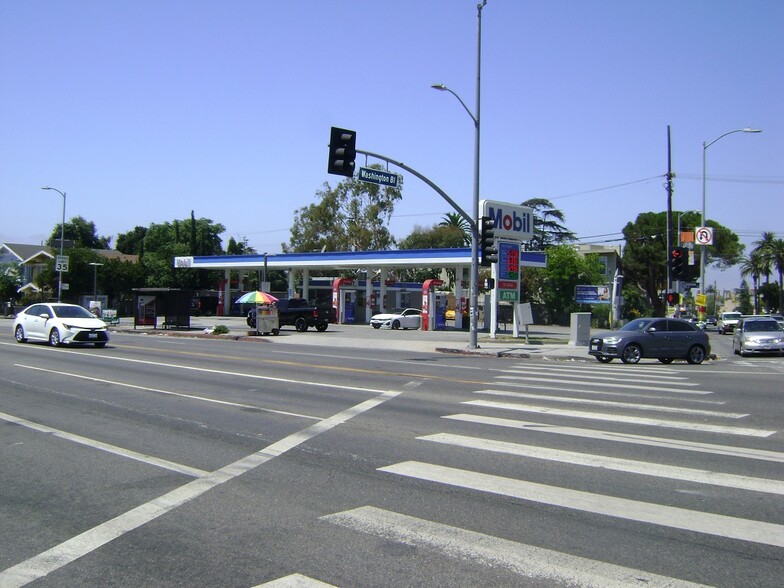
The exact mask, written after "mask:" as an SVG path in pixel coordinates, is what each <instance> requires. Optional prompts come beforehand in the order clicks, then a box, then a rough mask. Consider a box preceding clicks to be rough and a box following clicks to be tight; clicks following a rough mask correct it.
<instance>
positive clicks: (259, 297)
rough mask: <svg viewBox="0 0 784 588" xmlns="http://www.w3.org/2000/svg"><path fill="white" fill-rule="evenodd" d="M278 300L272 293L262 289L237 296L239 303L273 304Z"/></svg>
mask: <svg viewBox="0 0 784 588" xmlns="http://www.w3.org/2000/svg"><path fill="white" fill-rule="evenodd" d="M277 301H278V299H277V298H275V297H274V296H273V295H272V294H267V293H266V292H262V291H261V290H256V291H255V292H248V293H247V294H243V295H242V296H240V297H239V298H237V303H238V304H272V303H273V302H277Z"/></svg>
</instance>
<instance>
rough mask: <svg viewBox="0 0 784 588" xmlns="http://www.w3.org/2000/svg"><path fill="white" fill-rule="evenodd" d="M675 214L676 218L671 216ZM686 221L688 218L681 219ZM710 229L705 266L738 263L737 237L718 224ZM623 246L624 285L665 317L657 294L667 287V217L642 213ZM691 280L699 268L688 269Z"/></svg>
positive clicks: (626, 229)
mask: <svg viewBox="0 0 784 588" xmlns="http://www.w3.org/2000/svg"><path fill="white" fill-rule="evenodd" d="M674 214H677V212H676V213H674ZM683 216H684V217H687V214H684V215H683ZM706 224H707V225H708V226H710V227H713V243H714V244H713V245H712V246H710V247H708V248H707V251H706V254H707V255H706V265H711V264H713V265H716V266H718V267H720V268H725V269H726V268H728V267H730V266H733V265H735V264H736V263H738V261H739V260H740V256H741V254H742V253H743V245H742V244H741V243H740V241H739V240H738V236H737V235H736V234H735V233H733V232H732V231H731V230H729V229H727V228H726V227H724V226H722V225H720V224H719V223H717V222H714V221H711V220H708V221H706ZM623 236H624V238H625V240H626V245H625V246H624V250H623V261H622V263H623V274H624V277H625V283H626V284H627V285H636V286H638V287H639V288H641V289H642V291H643V292H645V295H646V296H647V305H648V306H649V307H650V308H651V309H652V312H653V314H654V315H655V316H663V315H664V310H665V306H664V302H663V301H662V299H661V297H660V296H659V292H661V291H663V290H665V289H666V286H667V257H668V254H667V253H668V252H667V213H666V212H643V213H641V214H639V215H638V216H637V218H636V219H635V221H634V222H630V223H627V225H626V226H625V227H624V229H623ZM691 274H692V275H693V276H695V275H697V274H699V266H698V265H695V266H693V267H692V268H691Z"/></svg>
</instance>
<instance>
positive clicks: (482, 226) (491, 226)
mask: <svg viewBox="0 0 784 588" xmlns="http://www.w3.org/2000/svg"><path fill="white" fill-rule="evenodd" d="M479 249H480V257H479V265H481V266H484V267H489V266H491V265H493V264H494V263H497V262H498V247H497V246H496V244H495V221H494V220H493V219H492V217H489V216H483V217H482V218H481V219H479Z"/></svg>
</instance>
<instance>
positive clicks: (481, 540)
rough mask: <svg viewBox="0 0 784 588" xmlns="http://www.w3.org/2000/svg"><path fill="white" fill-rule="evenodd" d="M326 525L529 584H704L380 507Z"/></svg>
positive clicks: (650, 587)
mask: <svg viewBox="0 0 784 588" xmlns="http://www.w3.org/2000/svg"><path fill="white" fill-rule="evenodd" d="M321 519H322V520H324V521H327V522H329V523H332V524H335V525H339V526H341V527H344V528H347V529H351V530H354V531H357V532H360V533H365V534H367V535H373V536H376V537H380V538H382V539H385V540H387V541H398V542H400V543H403V544H405V545H411V546H415V547H424V548H430V549H436V550H439V551H440V552H442V553H443V554H444V555H446V556H448V557H451V558H453V559H458V560H460V561H468V562H471V563H480V564H482V565H484V566H486V567H488V568H498V567H501V568H504V569H507V570H509V571H510V572H512V573H514V574H517V575H519V576H523V577H525V578H528V579H536V580H540V581H545V582H547V583H548V584H549V583H559V584H564V585H566V584H568V585H569V586H583V587H585V588H628V587H629V586H645V587H646V588H698V587H700V586H703V585H702V584H694V583H692V582H687V581H682V580H678V579H676V578H668V577H666V576H659V575H657V574H652V573H649V572H646V571H643V570H635V569H633V568H625V567H622V566H618V565H614V564H610V563H604V562H601V561H597V560H593V559H589V558H586V557H580V556H577V555H569V554H567V553H560V552H558V551H553V550H550V549H545V548H542V547H535V546H533V545H527V544H525V543H518V542H516V541H510V540H509V539H501V538H499V537H493V536H492V535H486V534H484V533H478V532H476V531H469V530H466V529H461V528H459V527H453V526H450V525H444V524H442V523H436V522H433V521H428V520H425V519H420V518H416V517H412V516H408V515H404V514H399V513H396V512H392V511H389V510H383V509H380V508H376V507H374V506H362V507H359V508H355V509H352V510H347V511H343V512H339V513H335V514H331V515H326V516H323V517H321Z"/></svg>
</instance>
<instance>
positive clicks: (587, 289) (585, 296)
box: [574, 286, 611, 304]
mask: <svg viewBox="0 0 784 588" xmlns="http://www.w3.org/2000/svg"><path fill="white" fill-rule="evenodd" d="M610 296H611V294H610V287H609V286H575V288H574V301H575V302H576V303H577V304H610Z"/></svg>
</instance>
